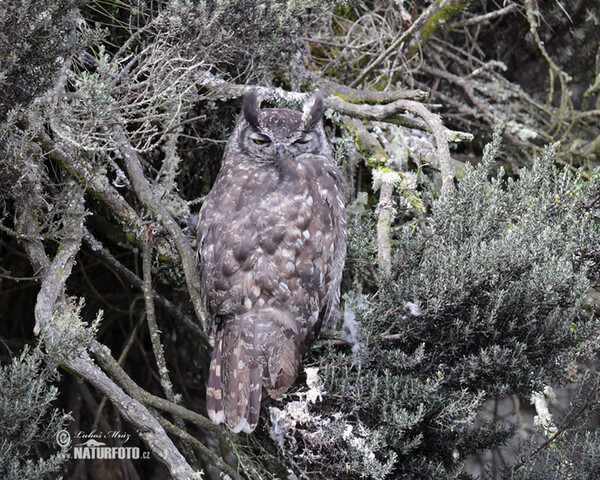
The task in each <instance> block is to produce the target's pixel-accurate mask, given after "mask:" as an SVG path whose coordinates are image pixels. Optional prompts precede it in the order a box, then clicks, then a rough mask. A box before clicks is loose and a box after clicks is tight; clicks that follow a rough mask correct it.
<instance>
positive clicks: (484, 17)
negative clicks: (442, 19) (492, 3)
mask: <svg viewBox="0 0 600 480" xmlns="http://www.w3.org/2000/svg"><path fill="white" fill-rule="evenodd" d="M517 8H519V5H517V4H516V3H511V4H510V5H507V6H506V7H504V8H501V9H500V10H492V11H491V12H488V13H486V14H484V15H478V16H477V17H472V18H467V19H466V20H461V21H460V22H455V23H453V24H451V25H450V28H461V27H468V26H470V25H477V24H478V23H483V22H487V21H489V20H492V19H494V18H497V17H501V16H502V15H506V14H507V13H510V12H512V11H513V10H516V9H517Z"/></svg>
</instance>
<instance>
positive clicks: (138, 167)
mask: <svg viewBox="0 0 600 480" xmlns="http://www.w3.org/2000/svg"><path fill="white" fill-rule="evenodd" d="M112 130H113V135H114V139H115V141H116V143H117V145H118V147H119V150H120V151H121V154H122V155H123V158H124V161H125V166H126V168H127V173H128V175H129V181H130V182H131V186H132V187H133V190H134V191H135V193H136V195H137V197H138V198H139V199H140V201H141V202H142V203H143V204H144V205H145V206H146V207H147V208H148V209H150V211H152V213H153V214H154V215H155V217H156V219H157V221H159V222H160V223H161V224H162V226H163V227H164V228H165V229H166V230H167V231H168V232H169V235H170V236H171V238H172V240H173V242H174V243H175V246H176V247H177V250H178V252H179V255H180V257H181V265H182V267H183V273H184V275H185V281H186V284H187V289H188V292H189V295H190V298H191V300H192V304H193V305H194V310H195V312H196V317H197V318H198V321H199V322H200V324H201V326H202V330H203V331H204V332H206V331H207V330H206V320H205V318H204V312H203V307H202V299H201V297H200V277H199V275H198V269H197V267H196V255H195V254H194V252H193V250H192V247H191V245H190V244H189V242H188V240H187V238H186V237H185V235H184V234H183V232H182V231H181V228H180V227H179V225H178V224H177V222H175V220H173V217H171V215H170V214H169V212H168V211H167V209H166V207H165V206H164V205H163V204H162V202H161V201H160V199H159V198H158V196H157V195H156V194H155V193H154V192H153V191H152V188H151V187H150V184H149V183H148V180H147V179H146V177H145V175H144V171H143V169H142V162H141V158H140V155H139V153H138V152H137V151H136V150H135V149H134V148H133V146H132V145H131V143H130V142H129V139H128V138H127V136H126V135H125V132H124V131H123V128H122V126H120V125H118V124H117V125H114V126H113V129H112Z"/></svg>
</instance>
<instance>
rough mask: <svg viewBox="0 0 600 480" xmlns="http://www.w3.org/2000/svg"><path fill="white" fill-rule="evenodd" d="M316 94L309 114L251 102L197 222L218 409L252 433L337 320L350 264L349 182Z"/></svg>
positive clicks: (220, 418) (211, 401) (251, 98)
mask: <svg viewBox="0 0 600 480" xmlns="http://www.w3.org/2000/svg"><path fill="white" fill-rule="evenodd" d="M322 114H323V101H322V98H321V97H320V95H319V94H317V95H315V96H314V97H313V98H312V99H311V101H310V102H309V103H308V104H307V105H306V106H305V109H304V112H303V113H301V112H297V111H294V110H287V109H263V110H261V109H260V102H259V100H258V98H257V96H256V95H254V94H250V95H248V96H247V97H246V98H245V99H244V106H243V108H242V114H241V115H240V118H239V120H238V123H237V125H236V128H235V131H234V132H233V134H232V136H231V138H230V139H229V142H228V144H227V147H226V149H225V154H224V157H223V164H222V166H221V170H220V172H219V175H218V177H217V180H216V181H215V184H214V185H213V188H212V190H211V192H210V193H209V195H208V197H207V198H206V201H205V202H204V205H203V206H202V209H201V211H200V216H199V218H198V226H197V243H198V253H199V266H200V269H201V273H202V297H203V301H204V306H205V308H206V311H207V313H208V316H209V320H210V323H211V328H212V331H213V334H214V339H215V346H214V350H213V355H212V360H211V364H210V372H209V380H208V387H207V399H206V403H207V409H208V414H209V416H210V418H211V419H212V420H213V421H214V422H215V423H225V424H226V425H227V426H228V427H229V428H230V429H231V430H232V431H234V432H236V433H237V432H240V431H244V432H251V431H252V430H254V428H255V427H256V425H257V423H258V417H259V413H260V403H261V400H262V398H263V397H265V396H266V395H269V396H270V397H272V398H280V397H281V396H282V395H283V393H285V391H286V390H288V388H289V387H290V386H291V385H292V384H293V383H294V380H295V379H296V376H297V375H298V370H299V368H300V363H301V361H302V357H303V355H304V353H305V352H306V350H307V349H308V348H309V346H310V344H311V343H312V342H313V340H314V339H315V337H316V336H317V335H318V333H319V330H320V328H321V324H322V323H323V322H324V321H327V320H328V319H330V318H333V317H334V316H335V314H336V312H337V310H338V306H339V289H340V282H341V276H342V268H343V265H344V260H345V256H346V222H345V218H344V179H343V177H342V175H341V173H340V171H339V169H338V168H337V166H336V165H335V162H334V161H333V159H332V156H331V150H330V148H329V146H328V145H327V140H326V138H325V132H324V130H323V126H322V124H321V117H322Z"/></svg>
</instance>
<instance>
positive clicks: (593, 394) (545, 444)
mask: <svg viewBox="0 0 600 480" xmlns="http://www.w3.org/2000/svg"><path fill="white" fill-rule="evenodd" d="M599 389H600V382H599V381H598V380H596V385H595V387H594V388H593V389H592V391H591V392H590V394H589V395H588V397H587V398H586V399H585V402H583V405H582V406H581V408H579V410H577V412H576V413H575V415H573V416H572V417H571V418H570V419H569V421H568V422H565V423H564V424H563V425H561V426H560V428H559V429H558V430H557V431H556V432H555V433H554V434H553V435H551V436H549V437H548V438H547V439H546V440H545V441H544V442H543V443H542V444H540V445H538V447H537V448H536V449H535V450H534V451H533V452H531V453H530V454H529V456H528V457H527V458H525V459H523V460H521V461H520V462H518V463H517V464H515V465H514V466H513V468H512V471H513V472H516V471H517V470H519V469H520V468H521V467H523V466H524V465H525V463H527V461H529V460H531V459H532V458H533V457H535V456H537V455H538V454H539V453H540V452H541V451H542V450H544V449H545V448H546V447H548V446H549V445H552V444H553V443H554V442H555V441H556V440H557V439H558V437H560V436H561V435H562V434H563V433H565V432H566V431H568V430H569V428H570V427H571V426H572V425H573V424H574V423H575V422H576V421H577V420H578V419H579V418H581V416H582V415H583V414H584V413H585V411H586V410H587V409H588V407H589V406H590V405H591V403H592V400H593V399H594V398H595V397H596V395H597V394H598V390H599Z"/></svg>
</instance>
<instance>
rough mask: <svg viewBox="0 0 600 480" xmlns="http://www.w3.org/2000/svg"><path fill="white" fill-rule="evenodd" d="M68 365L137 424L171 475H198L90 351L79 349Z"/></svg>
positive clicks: (159, 427)
mask: <svg viewBox="0 0 600 480" xmlns="http://www.w3.org/2000/svg"><path fill="white" fill-rule="evenodd" d="M65 366H66V367H67V368H69V369H71V370H73V371H74V372H75V373H77V374H79V375H80V376H81V377H83V378H84V379H85V380H86V381H88V382H89V383H91V384H92V385H94V386H95V387H96V388H97V389H98V390H99V391H100V392H102V393H103V394H104V395H106V396H107V397H108V398H109V399H110V401H111V402H112V403H113V405H115V407H117V409H118V410H119V412H120V413H121V415H123V417H124V418H126V419H127V421H128V422H129V423H131V425H133V426H134V427H135V429H136V430H137V432H138V435H139V436H140V438H141V439H142V440H143V441H144V442H145V443H146V444H147V445H148V448H149V449H150V450H151V451H152V453H153V454H154V455H155V456H156V457H157V458H158V459H159V460H160V461H161V462H162V463H163V464H164V465H165V466H166V467H167V469H168V470H169V473H170V475H171V477H172V478H175V479H182V480H189V479H191V478H193V477H194V476H195V473H194V471H193V470H192V468H191V467H190V466H189V465H188V463H187V462H186V460H185V458H183V455H181V453H179V450H177V447H175V445H174V444H173V442H172V441H171V439H170V438H169V437H168V435H167V434H166V432H165V430H164V428H163V427H162V426H161V425H160V423H159V422H158V420H157V419H156V418H154V417H153V416H152V414H151V413H150V412H149V411H148V409H147V408H146V407H145V406H144V405H142V404H141V403H140V402H139V401H137V400H136V399H134V398H132V397H130V396H129V395H127V394H126V393H125V392H123V390H122V389H121V388H120V387H119V386H118V385H117V384H115V383H114V382H113V381H112V380H111V379H110V378H108V377H107V376H106V374H105V373H104V372H103V371H102V370H100V368H99V367H98V366H97V365H95V364H94V362H93V361H92V359H91V358H90V357H89V355H88V354H87V352H86V351H85V350H83V349H81V350H79V351H78V352H77V353H76V354H75V355H72V356H71V357H70V358H68V359H67V360H66V361H65Z"/></svg>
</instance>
